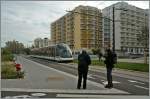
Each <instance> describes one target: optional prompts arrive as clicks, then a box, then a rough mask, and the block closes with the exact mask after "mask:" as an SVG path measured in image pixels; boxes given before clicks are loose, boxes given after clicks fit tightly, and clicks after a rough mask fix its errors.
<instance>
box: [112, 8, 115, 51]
mask: <svg viewBox="0 0 150 99" xmlns="http://www.w3.org/2000/svg"><path fill="white" fill-rule="evenodd" d="M112 50H113V52H115V6H113V48H112Z"/></svg>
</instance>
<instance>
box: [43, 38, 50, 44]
mask: <svg viewBox="0 0 150 99" xmlns="http://www.w3.org/2000/svg"><path fill="white" fill-rule="evenodd" d="M48 43H49V39H48V38H44V39H43V46H48Z"/></svg>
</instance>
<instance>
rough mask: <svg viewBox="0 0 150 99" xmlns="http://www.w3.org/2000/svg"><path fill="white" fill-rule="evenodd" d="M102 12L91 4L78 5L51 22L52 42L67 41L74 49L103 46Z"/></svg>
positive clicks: (89, 48)
mask: <svg viewBox="0 0 150 99" xmlns="http://www.w3.org/2000/svg"><path fill="white" fill-rule="evenodd" d="M101 17H102V13H101V10H100V9H98V8H95V7H91V6H81V5H80V6H78V7H76V8H75V9H74V10H72V11H71V12H69V13H67V14H65V15H64V16H63V17H61V18H59V19H58V20H56V21H55V22H53V23H52V24H51V33H52V42H53V43H54V44H57V43H66V44H68V45H69V46H70V48H71V49H72V50H73V51H79V50H81V49H82V48H85V49H88V50H91V49H95V48H102V19H101Z"/></svg>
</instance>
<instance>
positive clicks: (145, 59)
mask: <svg viewBox="0 0 150 99" xmlns="http://www.w3.org/2000/svg"><path fill="white" fill-rule="evenodd" d="M147 51H148V50H147V49H145V50H144V63H145V64H148V61H147V60H148V59H147Z"/></svg>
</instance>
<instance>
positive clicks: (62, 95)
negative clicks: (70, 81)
mask: <svg viewBox="0 0 150 99" xmlns="http://www.w3.org/2000/svg"><path fill="white" fill-rule="evenodd" d="M103 96H104V95H75V94H57V95H56V97H67V98H69V97H70V98H102V97H103Z"/></svg>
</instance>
